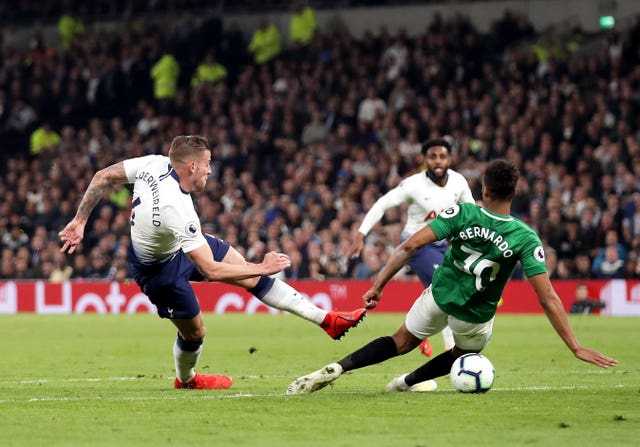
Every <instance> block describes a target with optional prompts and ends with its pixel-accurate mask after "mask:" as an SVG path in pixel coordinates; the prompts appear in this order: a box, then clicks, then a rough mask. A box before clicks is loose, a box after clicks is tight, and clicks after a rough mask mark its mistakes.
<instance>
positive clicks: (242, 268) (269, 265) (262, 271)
mask: <svg viewBox="0 0 640 447" xmlns="http://www.w3.org/2000/svg"><path fill="white" fill-rule="evenodd" d="M187 257H188V258H189V259H190V260H191V262H193V264H194V265H195V266H196V267H197V268H198V270H200V273H202V276H204V278H205V279H206V280H207V281H223V282H224V281H235V280H242V279H247V278H254V277H256V276H263V275H272V274H274V273H278V272H279V271H281V270H284V269H285V268H288V267H290V266H291V260H290V259H289V256H287V255H286V254H284V253H276V252H274V251H272V252H269V253H267V254H266V255H265V257H264V260H263V261H262V262H261V263H260V264H253V263H250V262H247V263H244V264H230V263H226V262H217V261H215V260H214V259H213V254H212V253H211V248H210V247H209V246H208V245H207V244H204V245H201V246H200V247H198V248H196V249H194V250H191V251H190V252H188V253H187Z"/></svg>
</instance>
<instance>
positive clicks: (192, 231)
mask: <svg viewBox="0 0 640 447" xmlns="http://www.w3.org/2000/svg"><path fill="white" fill-rule="evenodd" d="M185 232H186V233H187V234H188V235H189V236H195V235H196V234H197V233H198V224H197V223H195V222H189V223H188V224H187V226H186V227H185Z"/></svg>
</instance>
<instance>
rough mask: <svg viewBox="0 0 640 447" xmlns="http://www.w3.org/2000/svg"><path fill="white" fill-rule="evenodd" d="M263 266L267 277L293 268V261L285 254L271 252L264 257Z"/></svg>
mask: <svg viewBox="0 0 640 447" xmlns="http://www.w3.org/2000/svg"><path fill="white" fill-rule="evenodd" d="M262 266H263V267H264V268H265V269H266V273H264V274H265V275H273V274H274V273H278V272H280V271H282V270H284V269H286V268H289V267H291V259H289V256H287V255H285V254H284V253H278V252H275V251H270V252H269V253H267V254H266V255H265V256H264V259H263V260H262Z"/></svg>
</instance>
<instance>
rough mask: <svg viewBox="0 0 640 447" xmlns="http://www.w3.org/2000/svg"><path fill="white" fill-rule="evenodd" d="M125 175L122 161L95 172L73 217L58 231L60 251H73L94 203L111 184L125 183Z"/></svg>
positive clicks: (80, 238)
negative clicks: (60, 243) (61, 244)
mask: <svg viewBox="0 0 640 447" xmlns="http://www.w3.org/2000/svg"><path fill="white" fill-rule="evenodd" d="M127 181H128V180H127V175H126V173H125V169H124V163H123V162H121V161H120V162H118V163H115V164H113V165H111V166H107V167H106V168H104V169H101V170H99V171H98V172H96V173H95V174H94V176H93V178H92V179H91V183H90V184H89V187H88V188H87V190H86V191H85V193H84V196H82V200H81V201H80V205H79V206H78V210H77V211H76V215H75V216H74V218H73V219H72V220H71V222H69V223H68V224H67V226H66V227H64V228H63V229H62V231H60V233H58V236H60V240H61V241H62V242H64V244H63V246H62V248H61V249H60V251H61V252H65V251H67V249H68V250H69V253H73V252H74V251H75V249H76V247H77V246H78V244H80V242H81V241H82V238H83V236H84V227H85V225H86V224H87V220H88V219H89V215H90V214H91V211H93V208H94V207H95V206H96V204H97V203H98V202H99V201H100V198H101V197H102V196H103V195H104V193H105V191H107V190H108V189H109V188H110V187H111V186H112V185H115V184H117V183H127Z"/></svg>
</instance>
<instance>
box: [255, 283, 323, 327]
mask: <svg viewBox="0 0 640 447" xmlns="http://www.w3.org/2000/svg"><path fill="white" fill-rule="evenodd" d="M274 279H275V281H274V283H273V286H272V287H271V290H269V291H268V292H267V293H266V294H265V295H264V296H263V297H262V298H260V300H261V301H262V302H263V303H265V304H268V305H269V306H271V307H275V308H276V309H280V310H286V311H287V312H291V313H292V314H295V315H298V316H299V317H302V318H304V319H305V320H308V321H311V322H313V323H315V324H317V325H320V323H322V321H323V320H324V317H325V316H326V315H327V313H328V312H327V311H326V310H323V309H321V308H319V307H317V306H316V305H315V304H313V303H311V302H310V301H307V300H306V299H304V297H303V296H302V295H301V294H300V292H298V291H297V290H296V289H294V288H293V287H291V286H290V285H289V284H287V283H285V282H283V281H280V280H279V279H277V278H274Z"/></svg>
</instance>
